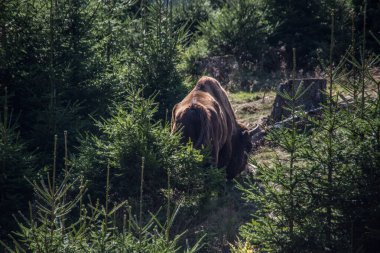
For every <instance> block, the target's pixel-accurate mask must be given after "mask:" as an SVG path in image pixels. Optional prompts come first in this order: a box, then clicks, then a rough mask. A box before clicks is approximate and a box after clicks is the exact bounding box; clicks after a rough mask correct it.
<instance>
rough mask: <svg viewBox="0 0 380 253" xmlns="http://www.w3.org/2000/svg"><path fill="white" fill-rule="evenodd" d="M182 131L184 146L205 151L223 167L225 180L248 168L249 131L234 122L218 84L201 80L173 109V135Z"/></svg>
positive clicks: (206, 78)
mask: <svg viewBox="0 0 380 253" xmlns="http://www.w3.org/2000/svg"><path fill="white" fill-rule="evenodd" d="M179 129H181V131H182V136H183V137H182V140H183V142H187V141H189V139H190V140H191V141H192V142H193V145H194V148H197V149H200V148H202V147H208V148H210V150H211V156H212V158H213V162H214V164H215V165H217V166H218V167H225V168H226V174H227V178H228V179H232V178H234V177H235V176H236V175H237V174H239V173H240V172H241V171H243V170H244V169H245V167H246V165H247V160H248V155H247V153H248V152H249V151H250V150H251V148H252V144H251V141H250V139H251V138H250V133H249V131H248V128H247V127H245V126H244V125H242V124H240V123H238V122H237V120H236V116H235V113H234V112H233V110H232V107H231V104H230V102H229V101H228V98H227V94H226V92H225V90H224V89H223V88H222V86H221V85H220V84H219V82H218V81H217V80H215V79H214V78H211V77H202V78H201V79H200V80H199V81H198V82H197V84H196V85H195V87H194V89H193V90H192V91H191V92H190V93H189V94H188V95H187V96H186V97H185V98H184V99H183V100H182V101H181V102H180V103H178V104H176V105H175V106H174V108H173V112H172V132H175V131H178V130H179Z"/></svg>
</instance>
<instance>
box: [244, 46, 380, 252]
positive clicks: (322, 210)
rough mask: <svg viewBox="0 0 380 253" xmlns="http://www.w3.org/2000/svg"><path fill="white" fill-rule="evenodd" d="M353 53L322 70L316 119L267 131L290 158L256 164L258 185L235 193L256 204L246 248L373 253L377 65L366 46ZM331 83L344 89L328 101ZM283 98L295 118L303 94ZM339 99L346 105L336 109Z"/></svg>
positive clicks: (378, 173)
mask: <svg viewBox="0 0 380 253" xmlns="http://www.w3.org/2000/svg"><path fill="white" fill-rule="evenodd" d="M363 45H365V44H363ZM332 49H333V44H332V45H331V53H332ZM353 52H354V51H353V50H351V51H350V52H348V54H347V57H345V58H344V59H343V60H342V62H341V63H340V64H338V66H337V67H336V68H333V66H332V64H330V67H329V69H326V71H328V73H329V90H328V93H327V94H326V96H327V97H328V99H327V102H326V104H325V105H323V110H322V116H321V118H319V119H313V118H309V119H308V121H309V122H310V124H309V125H308V126H306V127H305V130H302V131H300V130H299V129H298V127H297V123H296V119H295V118H294V117H293V119H292V122H291V124H290V126H289V127H285V126H281V127H280V128H279V129H275V130H273V131H271V134H270V136H269V138H268V140H270V141H271V142H272V143H273V144H274V145H275V146H276V147H278V148H280V150H282V151H285V152H286V154H287V155H286V156H285V157H281V158H280V157H278V158H277V159H276V160H275V161H273V163H272V164H271V165H269V166H265V165H258V170H257V176H256V178H254V179H251V180H248V181H247V184H246V187H244V186H242V185H241V186H240V189H241V190H242V191H243V192H244V195H245V198H246V200H247V201H249V202H250V201H251V202H253V203H256V204H257V211H256V212H254V218H253V219H252V220H251V222H249V223H247V224H245V225H244V226H242V227H241V235H242V237H243V238H244V239H245V240H246V241H247V242H248V243H249V245H251V247H253V248H256V249H258V250H260V251H264V252H267V251H269V252H304V251H306V252H308V251H310V252H313V251H321V252H325V251H332V252H376V250H377V249H378V247H379V241H378V237H379V231H380V230H379V228H380V226H379V225H380V224H379V222H378V221H379V219H380V213H379V206H380V202H379V196H380V187H379V182H380V170H379V168H380V167H379V162H380V156H379V155H380V149H379V148H380V145H379V144H380V139H379V137H380V135H379V129H380V121H379V119H380V117H379V115H380V114H379V113H380V111H379V109H380V107H379V104H380V90H379V81H378V80H376V79H375V78H374V75H373V74H371V72H370V71H369V70H370V69H372V68H373V67H374V66H378V64H379V60H380V58H379V56H378V55H377V56H376V55H375V56H374V55H370V56H368V58H365V57H364V56H363V55H364V54H365V53H364V52H365V48H364V47H361V55H362V57H361V58H359V59H358V58H356V57H355V54H354V53H353ZM294 58H295V57H294ZM330 59H332V58H330ZM294 62H295V61H294ZM294 72H295V71H294ZM336 83H341V85H343V87H344V90H343V91H342V93H341V92H338V94H337V95H336V96H333V86H334V85H336ZM373 92H374V93H373ZM343 94H345V95H343ZM347 95H348V97H349V98H351V99H352V100H351V102H348V100H347V98H348V97H345V96H347ZM281 96H283V97H284V98H286V99H287V101H288V103H287V108H288V110H290V111H291V112H292V114H293V115H295V114H296V113H297V112H296V111H297V108H296V106H295V101H296V100H297V99H298V97H299V96H302V89H301V88H300V89H297V90H296V91H294V92H293V94H281ZM339 97H340V98H342V97H343V98H344V97H345V98H344V101H343V102H345V103H343V104H342V102H340V103H338V98H339ZM342 105H346V106H342ZM300 117H307V116H305V115H300ZM310 127H311V128H312V129H311V130H309V131H307V130H306V129H307V128H310ZM253 180H254V181H253Z"/></svg>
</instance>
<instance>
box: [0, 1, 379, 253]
mask: <svg viewBox="0 0 380 253" xmlns="http://www.w3.org/2000/svg"><path fill="white" fill-rule="evenodd" d="M332 14H334V15H332ZM379 15H380V3H379V1H376V0H367V1H361V0H351V1H344V0H334V1H325V0H312V1H297V0H290V1H286V3H284V1H280V0H232V1H224V0H204V1H201V0H195V1H184V0H180V1H173V0H171V1H167V0H154V1H146V0H138V1H133V0H101V1H94V0H68V1H64V0H34V1H30V0H4V1H1V2H0V102H1V109H0V212H1V214H2V215H1V217H0V240H4V239H5V240H8V241H13V240H14V242H16V241H18V242H19V243H20V244H19V245H18V244H17V243H16V245H15V249H16V252H17V250H21V248H23V249H27V250H29V251H33V252H78V251H81V250H82V251H83V252H101V251H107V252H108V251H110V252H112V251H115V252H119V250H120V249H124V250H125V251H126V252H135V251H139V252H176V251H183V250H185V248H186V247H185V246H184V245H185V244H186V243H185V237H187V235H184V236H177V234H178V233H180V232H181V231H183V230H184V228H185V227H188V226H190V227H191V230H192V231H191V233H192V234H190V235H189V239H190V240H191V241H192V242H194V245H195V246H194V248H193V249H189V250H188V252H194V251H196V250H197V249H198V248H199V244H197V243H196V242H197V239H198V236H197V235H198V233H199V231H202V230H207V229H209V228H207V226H206V227H204V224H206V223H207V221H206V222H205V219H206V218H205V217H206V216H207V214H205V212H210V213H211V212H213V210H212V207H213V205H214V207H215V205H227V204H231V203H230V202H229V203H227V204H226V202H227V201H225V199H223V197H225V196H221V195H223V194H229V193H225V192H224V193H222V191H221V188H222V187H221V186H223V181H224V171H223V170H222V169H217V168H213V167H210V165H209V160H208V154H207V150H202V151H199V150H194V149H193V148H192V146H191V143H188V144H187V145H182V144H180V136H178V135H177V134H171V133H170V126H169V120H170V114H171V110H172V107H173V105H174V104H175V103H177V102H178V101H180V100H181V98H182V97H183V96H184V95H185V94H186V92H187V91H188V90H189V89H191V88H192V86H193V85H194V80H196V79H197V78H198V76H199V75H200V74H208V73H207V72H206V73H204V71H205V70H204V69H201V68H200V67H199V66H200V65H199V64H198V63H199V61H202V60H204V59H208V58H209V57H213V56H222V57H224V56H232V57H233V59H235V60H236V63H237V64H236V65H238V66H237V67H236V68H237V69H238V71H239V75H240V76H241V77H244V78H245V79H246V80H244V81H245V82H246V84H245V88H246V87H248V83H249V85H251V83H252V84H254V85H257V86H258V89H261V88H263V87H264V86H265V87H264V88H265V89H267V88H268V87H269V86H271V87H272V86H274V85H275V84H277V83H275V82H277V80H272V79H273V78H274V77H275V76H277V77H278V76H279V75H280V74H279V72H281V75H282V76H283V77H285V78H288V77H289V74H288V73H289V72H291V71H289V67H288V66H291V65H292V60H293V59H292V48H296V49H297V55H296V57H295V58H296V59H294V61H296V62H297V65H298V67H297V69H298V70H300V72H302V71H301V70H303V71H304V73H305V72H308V73H313V72H314V70H315V68H319V69H320V70H322V71H315V72H318V75H325V76H330V77H329V79H330V80H329V82H330V83H331V84H333V85H334V86H335V85H336V84H339V85H340V87H343V88H344V94H345V95H349V96H350V97H352V99H353V101H354V102H353V103H352V105H351V106H349V107H348V108H346V109H344V110H338V108H337V107H336V104H337V103H336V102H337V100H338V98H336V97H333V96H330V94H328V96H330V98H329V100H328V103H327V104H326V105H325V106H326V108H325V110H324V117H323V118H322V119H321V120H320V121H313V120H311V122H312V126H309V128H308V129H312V130H311V131H309V132H305V133H303V132H302V133H300V132H299V131H298V130H297V131H296V129H294V128H290V129H289V128H281V129H278V130H276V131H273V132H272V133H271V135H270V141H271V143H273V144H274V145H275V146H276V147H280V148H281V149H282V151H284V152H286V153H287V154H288V157H286V159H285V160H281V159H279V160H276V161H273V163H272V165H271V166H258V175H257V178H254V179H253V181H252V182H249V183H248V185H247V186H246V187H245V188H244V192H245V194H246V195H245V196H246V198H247V199H248V200H249V201H251V202H252V203H251V204H252V206H255V209H257V212H255V213H253V214H254V217H255V218H254V220H253V221H252V222H251V223H248V224H246V225H244V226H242V228H241V235H242V237H243V239H244V242H242V243H241V245H240V244H239V245H240V246H241V250H242V251H244V250H245V251H248V250H250V247H251V246H252V245H253V246H252V247H255V249H257V250H261V251H293V252H299V251H302V250H305V251H306V250H310V251H313V250H316V249H318V250H320V251H322V252H324V251H338V250H341V251H347V250H351V251H354V250H363V251H368V252H369V251H370V249H371V247H374V245H372V244H371V243H372V242H373V240H372V239H371V238H378V236H379V232H378V229H379V224H377V223H376V222H378V220H379V213H378V210H379V203H378V201H377V200H378V199H379V198H378V196H379V194H380V192H379V191H380V190H379V187H378V185H379V170H378V168H379V167H380V164H379V147H380V144H379V143H380V141H379V135H380V134H379V118H380V115H379V90H378V87H379V83H378V79H376V78H375V77H374V75H373V73H372V71H373V70H374V69H376V68H377V67H378V66H379V56H378V54H379V48H380V47H379V44H378V42H379V41H378V39H377V38H378V37H379V34H380V26H379V22H378V21H379V18H378V17H379ZM332 17H333V19H332ZM332 20H334V23H332ZM332 27H333V28H334V34H333V35H334V36H332V37H333V38H332V40H331V29H332ZM332 47H333V48H334V50H331V51H330V50H329V49H330V48H332ZM325 62H329V63H328V64H324V63H325ZM334 62H335V63H338V62H340V63H339V64H334ZM325 65H329V66H331V67H332V69H329V68H327V67H325ZM333 70H334V71H333ZM293 72H294V73H293V78H295V77H296V76H297V74H296V73H295V71H293ZM326 73H329V74H328V75H327V74H326ZM258 76H260V78H263V79H266V80H269V81H267V82H266V83H265V84H261V82H260V81H257V79H258V80H260V78H256V77H258ZM244 78H241V79H244ZM248 79H252V80H248ZM268 83H269V84H268ZM239 85H240V87H242V86H244V85H242V84H240V83H239V84H235V86H236V87H239ZM370 91H371V92H370ZM367 92H368V93H370V94H369V95H368V94H367ZM283 95H284V96H285V97H287V98H288V99H289V101H290V102H289V105H288V106H289V108H290V109H291V108H292V100H294V99H295V97H297V95H300V94H296V95H294V94H293V95H294V96H295V97H292V96H291V95H289V94H283ZM263 101H264V99H263ZM293 110H294V111H296V109H295V108H293ZM250 123H252V124H253V123H254V122H250ZM62 133H65V134H64V135H62ZM54 136H58V138H57V140H56V141H55V142H54ZM52 150H54V154H55V156H53V157H52V156H51V153H52ZM63 150H64V152H65V154H64V156H60V155H57V154H59V153H60V152H61V151H63ZM69 158H70V159H69ZM50 164H54V166H53V167H54V168H51V166H50ZM57 167H59V168H60V167H62V168H64V169H63V170H56V168H57ZM69 168H70V173H68V172H69ZM142 168H143V170H142ZM48 171H49V172H50V174H51V171H54V173H56V175H54V176H52V175H49V176H48V177H47V178H49V180H48V179H47V178H46V179H44V180H42V181H40V183H39V184H38V183H35V182H34V180H39V179H41V178H42V176H41V175H45V174H46V172H48ZM142 172H143V174H142ZM27 179H28V180H29V181H32V182H34V183H32V184H29V183H28V182H27ZM52 181H54V182H56V184H57V187H55V186H53V185H51V184H52ZM58 185H59V187H58ZM33 188H34V192H33V191H32V189H33ZM78 188H79V194H78V195H77V194H76V193H75V192H78V190H75V189H78ZM85 188H86V189H87V193H88V194H89V195H90V198H84V197H83V196H84V189H85ZM234 197H235V195H233V194H232V195H229V196H228V198H234ZM228 198H227V199H228ZM97 199H99V200H98V201H100V202H99V203H104V207H102V205H99V204H96V203H97ZM125 200H127V201H128V204H126V202H124V201H125ZM210 200H211V201H210ZM235 201H236V203H239V200H235ZM29 202H30V208H31V209H30V213H31V214H30V215H26V213H27V209H28V203H29ZM111 203H112V204H111ZM117 203H122V204H120V206H118V205H117ZM210 203H211V204H210ZM215 203H219V204H215ZM234 203H235V202H234ZM231 205H232V204H231ZM110 206H116V207H117V208H116V209H117V211H116V209H115V211H110V210H112V208H110ZM177 206H181V209H180V210H181V211H179V212H178V213H177V211H176V210H177V209H176V207H177ZM160 207H163V209H166V212H165V211H161V212H158V213H157V214H155V215H150V214H149V212H156V211H157V210H158V209H159V208H160ZM138 208H141V209H140V213H139V216H140V217H139V218H138V219H137V218H134V216H133V215H132V214H133V213H137V212H136V211H133V212H132V211H130V209H132V210H137V209H138ZM19 210H20V211H21V212H20V213H22V214H23V215H21V216H19V215H16V217H18V219H19V220H18V221H19V222H18V221H14V220H13V219H12V218H11V216H12V214H16V213H17V211H19ZM123 212H124V213H123ZM221 213H222V214H221V215H224V214H223V211H221ZM124 214H125V215H124ZM24 215H25V216H28V218H26V217H25V216H24ZM29 216H30V217H29ZM111 216H112V217H111ZM124 216H125V217H124ZM172 216H173V217H174V216H177V220H176V221H177V223H173V217H172ZM227 216H228V215H227ZM20 217H22V219H21V220H20ZM36 217H38V218H36ZM217 217H218V216H217ZM222 217H224V216H222ZM216 219H217V218H216ZM221 219H222V218H221ZM223 219H225V220H227V221H225V220H223V222H222V220H221V221H219V220H218V222H216V223H219V224H218V225H219V226H220V227H221V226H224V224H227V225H228V224H229V223H228V222H229V217H227V218H225V217H224V218H223ZM321 221H322V222H321ZM125 222H127V223H128V224H129V226H127V227H128V229H127V230H128V231H127V232H126V227H125ZM224 222H225V223H224ZM18 223H19V225H20V227H19V230H18V231H19V233H18V234H17V235H16V236H14V238H13V239H7V238H8V236H7V234H9V233H10V231H12V230H14V229H16V227H17V224H18ZM172 223H173V224H172ZM236 223H238V222H236ZM129 229H131V230H129ZM223 229H225V231H228V229H229V228H223ZM223 229H221V230H223ZM169 230H170V231H169ZM210 230H212V229H210ZM206 232H207V231H206ZM213 232H215V231H212V232H211V234H212V233H213ZM200 234H202V233H200ZM215 234H217V232H216V233H215ZM220 235H221V234H220ZM212 236H213V234H212V235H208V237H205V238H207V239H210V238H212ZM224 236H225V234H223V235H221V237H223V240H225V238H224ZM227 237H228V240H233V239H231V238H233V235H232V232H231V231H228V236H227ZM46 238H49V239H46ZM210 240H211V239H210ZM218 240H219V239H218ZM42 241H43V242H42ZM206 243H209V245H207V247H205V248H204V249H206V250H208V249H211V248H213V245H211V244H212V242H206ZM227 244H228V243H227ZM40 247H43V248H40ZM180 247H181V248H180ZM365 247H367V248H365ZM2 250H3V248H1V247H0V251H2ZM9 250H11V249H9ZM235 250H236V251H238V250H239V247H237V248H236V249H235ZM21 251H22V250H21Z"/></svg>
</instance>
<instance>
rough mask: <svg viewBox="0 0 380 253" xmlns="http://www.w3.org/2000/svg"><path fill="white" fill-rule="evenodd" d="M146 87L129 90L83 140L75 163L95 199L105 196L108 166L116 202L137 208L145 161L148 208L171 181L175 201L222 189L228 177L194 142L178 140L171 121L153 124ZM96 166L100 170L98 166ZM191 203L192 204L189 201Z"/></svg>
mask: <svg viewBox="0 0 380 253" xmlns="http://www.w3.org/2000/svg"><path fill="white" fill-rule="evenodd" d="M142 93H143V91H142V90H137V91H134V90H133V89H131V90H130V93H129V94H128V96H127V98H126V101H125V103H124V104H122V105H117V106H116V109H115V112H114V113H113V114H112V115H111V117H110V118H109V119H104V120H102V121H97V126H98V128H99V133H100V134H99V135H98V136H95V135H89V136H87V137H86V138H84V139H83V140H82V145H81V146H80V147H79V152H80V154H79V156H78V157H77V159H75V161H74V166H75V168H76V170H77V173H80V174H82V175H83V176H84V177H85V178H86V179H87V180H89V190H90V192H91V193H92V195H93V197H101V198H102V199H104V194H103V192H104V191H103V187H104V185H105V178H104V173H105V171H106V169H107V166H110V169H111V173H112V175H115V177H112V179H111V181H110V182H111V188H112V190H113V192H114V195H113V196H111V197H112V198H113V199H115V200H120V199H125V198H129V200H130V203H131V205H132V206H136V202H137V200H138V196H139V177H140V176H139V175H140V167H141V164H140V161H141V159H142V157H144V159H145V164H144V166H145V173H144V182H145V184H144V192H146V193H147V194H146V195H145V196H146V197H144V203H145V205H146V207H149V208H151V207H155V208H157V207H158V206H160V205H162V203H164V201H165V194H169V192H166V191H165V190H166V186H167V184H168V180H170V182H171V183H170V185H171V187H172V190H171V191H170V192H171V193H170V195H172V196H171V198H172V200H173V201H175V202H185V203H187V204H188V205H192V206H194V205H197V204H199V203H200V201H201V200H202V199H207V198H208V197H209V196H210V195H212V193H213V192H216V191H217V190H218V185H220V183H221V181H223V180H224V173H223V172H222V171H221V170H217V169H213V168H209V167H208V166H206V162H207V159H205V158H206V157H207V156H205V154H202V153H201V152H200V151H199V150H194V149H193V148H192V147H191V145H190V144H189V145H187V146H186V145H185V146H183V145H182V144H180V137H179V135H178V134H171V133H170V129H169V125H168V124H167V123H161V122H156V123H155V122H154V121H153V117H154V113H156V112H157V105H156V104H155V103H154V102H153V100H154V97H151V98H148V99H144V98H143V97H142ZM94 168H96V170H94ZM190 203H191V204H190Z"/></svg>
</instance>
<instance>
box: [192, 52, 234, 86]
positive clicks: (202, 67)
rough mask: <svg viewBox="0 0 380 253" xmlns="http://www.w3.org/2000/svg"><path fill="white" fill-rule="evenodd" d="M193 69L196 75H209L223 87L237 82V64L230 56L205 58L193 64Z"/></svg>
mask: <svg viewBox="0 0 380 253" xmlns="http://www.w3.org/2000/svg"><path fill="white" fill-rule="evenodd" d="M195 67H196V72H197V74H199V75H209V76H211V77H213V78H215V79H217V80H218V81H219V82H220V83H221V85H222V86H224V87H228V86H229V85H230V83H231V82H238V80H239V64H238V62H237V60H236V58H235V57H234V56H232V55H226V56H213V57H207V58H204V59H201V60H199V61H197V62H195Z"/></svg>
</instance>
